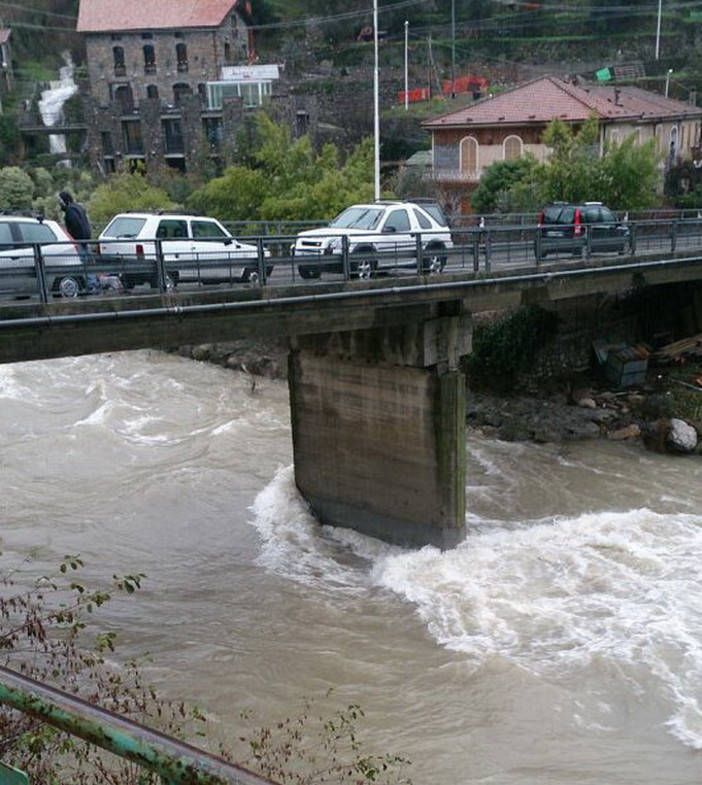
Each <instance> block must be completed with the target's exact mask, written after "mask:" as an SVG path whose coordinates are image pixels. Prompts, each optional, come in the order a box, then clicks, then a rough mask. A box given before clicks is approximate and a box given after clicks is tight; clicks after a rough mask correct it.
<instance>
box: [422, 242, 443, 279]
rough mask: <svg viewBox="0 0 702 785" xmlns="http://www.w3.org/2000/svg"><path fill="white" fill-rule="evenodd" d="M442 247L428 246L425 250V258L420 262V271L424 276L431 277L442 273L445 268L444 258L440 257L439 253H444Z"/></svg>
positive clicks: (439, 245)
mask: <svg viewBox="0 0 702 785" xmlns="http://www.w3.org/2000/svg"><path fill="white" fill-rule="evenodd" d="M445 250H446V249H445V248H444V246H443V245H441V244H440V243H438V244H436V245H430V246H428V247H427V249H426V256H425V257H424V258H423V260H422V270H423V272H424V273H425V274H426V275H432V274H436V273H440V272H443V269H444V267H445V266H446V257H445V256H441V255H440V254H441V251H445Z"/></svg>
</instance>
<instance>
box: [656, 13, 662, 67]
mask: <svg viewBox="0 0 702 785" xmlns="http://www.w3.org/2000/svg"><path fill="white" fill-rule="evenodd" d="M662 5H663V0H658V23H657V25H656V60H658V57H659V55H660V52H661V9H662Z"/></svg>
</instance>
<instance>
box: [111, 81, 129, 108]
mask: <svg viewBox="0 0 702 785" xmlns="http://www.w3.org/2000/svg"><path fill="white" fill-rule="evenodd" d="M114 99H115V101H119V103H120V104H121V105H122V112H124V113H127V112H131V111H132V109H134V96H133V95H132V88H131V87H130V86H129V85H128V84H122V85H118V86H117V87H115V91H114Z"/></svg>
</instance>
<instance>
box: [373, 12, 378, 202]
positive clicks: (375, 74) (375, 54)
mask: <svg viewBox="0 0 702 785" xmlns="http://www.w3.org/2000/svg"><path fill="white" fill-rule="evenodd" d="M373 57H374V68H373V137H374V139H375V145H374V161H375V167H374V169H375V176H374V186H375V188H374V192H375V201H376V202H378V201H380V102H379V99H378V0H373Z"/></svg>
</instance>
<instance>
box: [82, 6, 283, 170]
mask: <svg viewBox="0 0 702 785" xmlns="http://www.w3.org/2000/svg"><path fill="white" fill-rule="evenodd" d="M251 21H252V20H251V8H250V2H249V0H146V2H144V1H143V0H80V10H79V16H78V27H77V30H78V32H79V33H80V34H81V35H82V36H83V37H84V40H85V47H86V62H87V71H88V79H89V93H88V96H87V97H86V101H85V121H86V125H87V147H88V151H89V155H90V159H91V163H92V164H93V166H95V167H96V168H98V169H99V170H101V171H103V172H104V173H109V172H113V171H116V170H117V169H119V168H123V167H125V166H126V167H128V168H133V167H134V166H135V165H136V164H143V165H145V166H146V167H147V168H149V169H151V170H153V169H155V168H158V167H164V166H168V167H171V168H173V169H176V170H178V171H181V172H186V171H188V170H189V169H190V168H191V167H192V166H194V165H195V164H196V162H197V163H198V164H201V163H202V158H203V156H204V157H208V158H210V159H212V160H213V161H214V162H215V163H217V162H220V161H221V160H222V159H225V158H226V156H227V153H228V152H231V151H232V150H233V145H234V137H235V132H236V130H237V127H238V126H239V125H240V123H241V120H242V116H243V114H244V113H245V112H246V111H247V110H248V109H251V108H255V107H257V106H260V105H262V104H263V103H265V102H266V101H268V100H270V98H271V96H272V93H273V90H274V85H275V82H276V81H277V80H278V78H279V76H280V75H279V72H278V68H277V66H259V65H256V64H254V63H253V61H254V60H255V59H256V53H255V49H254V45H253V35H252V32H251Z"/></svg>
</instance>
